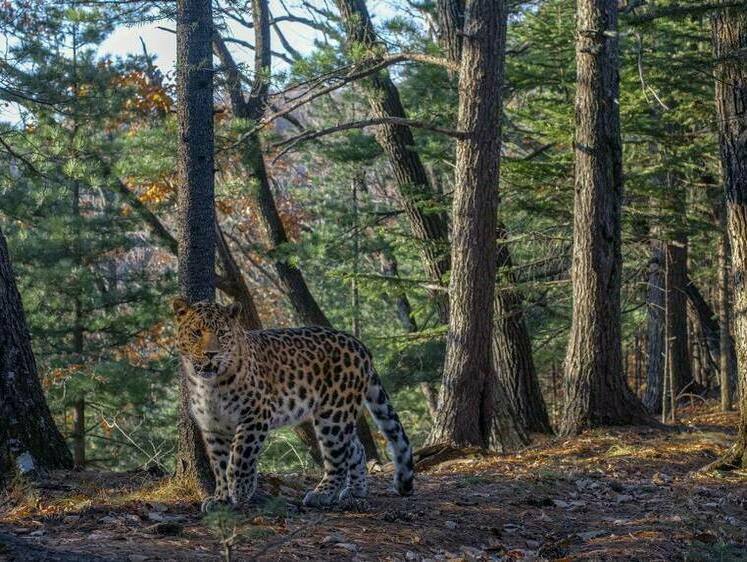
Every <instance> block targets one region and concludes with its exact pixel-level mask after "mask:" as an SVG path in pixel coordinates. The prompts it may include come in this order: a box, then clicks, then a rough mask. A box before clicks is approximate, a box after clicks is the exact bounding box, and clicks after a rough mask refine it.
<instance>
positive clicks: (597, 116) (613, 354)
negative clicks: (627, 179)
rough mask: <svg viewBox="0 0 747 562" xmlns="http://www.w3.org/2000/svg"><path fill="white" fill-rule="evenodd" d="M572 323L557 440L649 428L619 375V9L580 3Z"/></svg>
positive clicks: (609, 2)
mask: <svg viewBox="0 0 747 562" xmlns="http://www.w3.org/2000/svg"><path fill="white" fill-rule="evenodd" d="M576 25H577V30H576V67H577V86H576V134H575V163H576V164H575V191H576V193H575V199H574V228H573V265H572V267H571V278H572V284H573V320H572V324H571V333H570V339H569V342H568V352H567V355H566V360H565V361H566V362H565V398H566V402H565V407H564V412H563V420H562V423H561V433H562V434H563V435H572V434H577V433H579V432H581V431H582V430H583V429H585V428H588V427H594V426H600V425H622V424H636V423H641V422H648V421H649V418H648V416H647V414H646V412H645V409H644V407H643V405H642V404H641V403H640V402H639V401H638V399H637V398H636V397H635V396H634V395H633V393H632V392H631V391H630V389H629V388H628V385H627V382H626V381H625V379H624V377H623V372H622V349H621V335H620V332H621V325H620V321H621V320H620V315H621V312H620V285H621V271H622V255H621V249H620V246H621V231H620V211H621V204H622V187H623V186H622V146H621V138H620V115H619V107H618V105H617V101H618V91H619V76H618V55H617V50H618V46H617V4H616V2H615V1H614V0H579V1H578V3H577V14H576Z"/></svg>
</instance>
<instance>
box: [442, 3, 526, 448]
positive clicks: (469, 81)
mask: <svg viewBox="0 0 747 562" xmlns="http://www.w3.org/2000/svg"><path fill="white" fill-rule="evenodd" d="M505 31H506V7H505V4H504V2H503V1H502V0H497V1H496V0H472V1H468V2H467V3H466V6H465V18H464V30H463V36H464V43H463V47H462V57H461V65H460V72H459V92H460V96H459V117H458V120H457V125H458V129H459V130H460V131H466V132H469V136H468V137H467V138H464V139H460V140H458V141H457V158H456V174H455V190H454V202H453V210H452V215H453V229H452V252H451V261H452V273H451V281H450V285H449V331H448V335H447V344H446V361H445V365H444V378H443V386H442V390H441V395H440V399H439V411H438V413H437V415H436V419H435V420H434V425H433V430H432V432H431V435H430V438H429V440H430V442H431V443H446V444H449V445H455V446H477V447H487V448H491V449H497V450H508V449H512V448H515V447H518V446H520V445H522V444H524V443H526V436H525V435H524V433H523V429H522V427H521V424H520V423H519V422H518V420H517V418H516V414H515V412H513V411H512V409H511V407H510V404H509V403H508V402H507V400H506V397H505V395H503V394H504V393H503V387H502V385H501V384H499V382H498V378H497V376H496V374H495V373H494V371H493V361H492V353H491V351H492V348H491V341H492V330H493V299H494V297H495V273H496V258H497V255H496V244H495V233H496V227H497V217H496V213H497V206H498V176H499V160H500V144H501V137H500V114H501V88H502V85H503V54H504V52H505Z"/></svg>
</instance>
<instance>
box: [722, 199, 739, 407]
mask: <svg viewBox="0 0 747 562" xmlns="http://www.w3.org/2000/svg"><path fill="white" fill-rule="evenodd" d="M724 211H725V210H722V212H721V213H720V215H721V221H720V222H721V223H722V224H721V228H722V230H721V235H720V236H719V242H720V244H719V253H718V270H719V272H718V312H719V325H718V328H719V331H718V336H719V355H720V357H719V387H720V398H721V411H722V412H728V411H729V410H731V409H732V396H733V388H732V386H733V384H734V381H736V378H737V358H736V354H735V351H734V340H733V339H732V336H731V324H732V310H731V298H730V294H731V286H730V283H729V277H730V275H729V274H730V272H731V267H730V263H729V262H730V253H731V252H730V249H729V234H728V232H727V229H726V213H725V212H724Z"/></svg>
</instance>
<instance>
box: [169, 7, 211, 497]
mask: <svg viewBox="0 0 747 562" xmlns="http://www.w3.org/2000/svg"><path fill="white" fill-rule="evenodd" d="M211 8H212V2H211V0H178V2H177V17H176V42H177V64H176V70H177V100H178V107H177V118H178V121H179V149H178V162H177V168H178V175H179V185H178V199H179V211H178V217H177V222H178V236H177V239H178V243H179V256H178V270H179V288H180V292H181V294H182V295H183V296H184V297H185V298H186V299H187V301H188V302H190V303H194V302H198V301H203V300H208V301H212V300H213V299H214V298H215V287H214V276H215V247H216V245H215V242H216V241H215V196H214V167H215V164H214V160H213V148H214V137H213V55H212V49H211V42H212V34H213V19H212V12H211ZM180 379H181V380H180V390H181V410H180V422H179V450H178V451H177V464H176V473H177V476H178V477H181V478H185V479H189V480H190V481H192V482H194V483H196V484H197V485H199V487H200V488H201V489H202V491H203V492H206V493H207V492H209V491H210V490H211V488H212V486H213V475H212V471H211V470H210V465H209V462H208V460H207V456H206V454H205V449H204V445H203V443H202V438H201V436H200V432H199V429H198V428H197V426H196V425H195V423H194V421H193V420H192V417H191V416H190V414H189V398H188V390H187V382H186V380H185V375H184V370H183V369H182V373H181V376H180Z"/></svg>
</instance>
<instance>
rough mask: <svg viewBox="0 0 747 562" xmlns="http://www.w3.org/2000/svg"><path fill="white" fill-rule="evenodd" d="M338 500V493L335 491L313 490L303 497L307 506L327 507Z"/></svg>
mask: <svg viewBox="0 0 747 562" xmlns="http://www.w3.org/2000/svg"><path fill="white" fill-rule="evenodd" d="M336 502H337V494H335V493H334V492H319V491H317V490H311V491H310V492H307V493H306V496H304V498H303V505H304V506H305V507H327V506H330V505H332V504H333V503H336Z"/></svg>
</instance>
